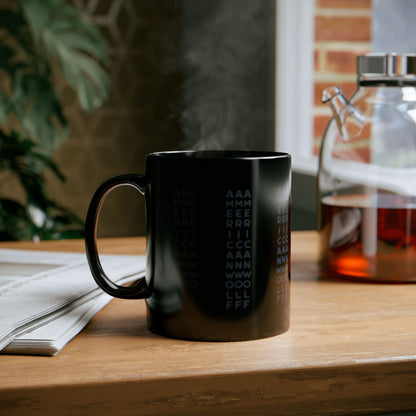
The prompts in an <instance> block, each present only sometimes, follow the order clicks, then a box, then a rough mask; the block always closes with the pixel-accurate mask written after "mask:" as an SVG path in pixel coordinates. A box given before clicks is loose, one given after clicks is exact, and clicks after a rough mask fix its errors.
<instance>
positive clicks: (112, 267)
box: [0, 249, 145, 355]
mask: <svg viewBox="0 0 416 416" xmlns="http://www.w3.org/2000/svg"><path fill="white" fill-rule="evenodd" d="M100 259H101V263H102V265H103V268H104V270H105V271H106V273H107V274H108V275H109V276H111V278H112V279H113V280H114V281H116V282H117V283H118V284H127V283H131V282H134V281H135V280H137V279H138V278H139V277H141V276H143V275H144V272H145V257H144V256H126V255H102V256H100ZM110 300H111V297H110V296H109V295H107V294H106V293H104V292H103V291H102V290H101V289H100V288H98V287H97V284H96V283H95V281H94V279H93V278H92V276H91V272H90V270H89V267H88V264H87V260H86V256H85V254H83V253H58V252H45V251H28V250H9V249H0V352H2V353H13V354H36V355H55V354H56V353H58V352H59V351H60V350H61V349H62V348H63V347H64V346H65V345H66V344H67V343H68V342H69V341H70V340H71V339H72V338H73V337H74V336H76V335H77V334H78V333H79V332H80V331H81V329H82V328H83V327H84V326H85V325H86V324H87V323H88V322H89V321H90V320H91V318H92V317H93V316H94V315H95V314H96V313H97V312H98V311H99V310H100V309H102V308H103V307H104V306H105V305H106V304H107V303H108V302H109V301H110Z"/></svg>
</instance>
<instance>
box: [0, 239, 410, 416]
mask: <svg viewBox="0 0 416 416" xmlns="http://www.w3.org/2000/svg"><path fill="white" fill-rule="evenodd" d="M292 241H293V243H292V288H291V329H290V330H289V331H288V332H287V333H286V334H283V335H280V336H277V337H273V338H269V339H263V340H259V341H249V342H239V343H205V342H186V341H177V340H172V339H166V338H162V337H159V336H156V335H153V334H151V333H149V332H148V331H147V330H146V328H145V316H144V313H145V308H144V302H143V301H137V300H135V301H128V300H114V301H112V302H111V303H110V304H109V305H108V306H107V307H105V308H104V309H103V310H102V311H101V312H100V313H99V314H98V315H97V316H96V317H95V318H94V319H93V320H92V321H91V323H90V324H89V325H88V326H87V327H86V328H85V330H84V331H82V332H81V334H80V335H79V336H77V337H76V338H75V339H74V340H73V341H72V342H71V343H70V344H68V345H67V346H66V347H65V348H64V350H63V351H62V352H60V353H59V354H58V355H57V356H55V357H31V356H7V355H2V356H0V374H1V378H0V415H7V416H10V415H29V416H32V415H42V416H45V415H48V414H50V415H60V414H65V415H123V416H124V415H193V416H202V415H208V414H214V415H216V416H219V415H302V416H304V415H320V416H322V415H340V414H355V415H358V414H360V415H361V414H385V413H399V412H411V411H416V284H408V285H399V284H396V285H390V284H364V283H351V282H340V281H323V280H318V270H317V265H316V258H317V245H318V239H317V234H316V233H315V232H294V233H293V237H292ZM0 247H11V248H16V247H20V248H33V249H43V250H60V251H70V250H71V251H82V250H83V243H82V242H81V241H59V242H45V243H41V244H38V245H35V244H32V243H17V244H11V243H8V244H5V243H2V244H0ZM144 248H145V242H144V239H143V238H128V239H109V240H103V241H102V243H101V251H102V252H103V253H104V252H105V253H126V254H127V253H133V254H138V253H143V252H144Z"/></svg>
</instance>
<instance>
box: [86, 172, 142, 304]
mask: <svg viewBox="0 0 416 416" xmlns="http://www.w3.org/2000/svg"><path fill="white" fill-rule="evenodd" d="M119 186H132V187H133V188H135V189H137V190H138V191H139V192H140V193H141V194H142V195H144V194H145V189H146V187H147V180H146V178H145V177H144V176H143V175H137V174H127V175H120V176H115V177H113V178H110V179H108V180H106V181H105V182H104V183H103V184H102V185H101V186H100V187H99V188H98V189H97V191H96V192H95V194H94V196H93V197H92V199H91V202H90V206H89V208H88V213H87V218H86V220H85V251H86V254H87V259H88V264H89V266H90V270H91V273H92V276H93V277H94V280H95V281H96V283H97V285H98V286H99V287H100V288H101V289H103V290H104V291H105V292H107V293H108V294H109V295H111V296H114V297H116V298H122V299H143V298H146V297H148V296H149V295H150V291H149V288H148V285H147V283H146V278H145V277H141V278H140V279H139V280H138V281H137V282H136V283H135V284H134V285H133V286H119V285H117V284H116V283H114V282H113V281H112V280H111V279H110V278H109V277H108V276H107V275H106V274H105V272H104V269H103V267H102V265H101V262H100V257H99V254H98V249H97V223H98V217H99V215H100V210H101V206H102V204H103V202H104V199H105V197H106V196H107V195H108V194H109V193H110V192H111V191H112V190H113V189H115V188H118V187H119Z"/></svg>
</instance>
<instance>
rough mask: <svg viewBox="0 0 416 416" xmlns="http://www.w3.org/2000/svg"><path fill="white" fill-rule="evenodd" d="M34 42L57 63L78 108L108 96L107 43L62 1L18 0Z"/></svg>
mask: <svg viewBox="0 0 416 416" xmlns="http://www.w3.org/2000/svg"><path fill="white" fill-rule="evenodd" d="M19 3H20V5H21V7H22V9H23V11H24V14H25V17H26V19H27V21H28V22H29V26H30V28H31V30H32V33H33V37H34V39H35V42H36V43H37V44H38V46H39V47H44V48H45V49H46V51H47V52H48V53H49V54H51V55H52V56H53V57H55V58H56V59H57V60H58V62H59V63H60V66H61V69H62V72H63V74H64V76H65V78H66V79H67V82H68V84H69V85H70V86H71V87H72V88H73V89H74V90H75V92H76V93H77V96H78V99H79V102H80V105H81V107H82V108H83V109H84V110H85V111H87V112H91V111H93V110H94V109H96V108H97V107H98V106H100V105H101V104H102V103H103V101H104V100H105V99H106V98H107V96H108V89H109V80H108V75H107V73H106V72H105V71H104V70H103V69H102V68H101V66H100V65H99V64H98V63H97V62H98V61H100V62H102V63H107V62H108V58H107V52H106V45H105V42H104V40H103V38H102V37H101V35H100V34H99V32H98V30H97V28H96V27H95V26H94V25H92V24H90V23H88V22H86V21H85V20H83V19H82V16H81V14H80V13H79V12H78V11H77V10H76V9H75V8H73V7H69V6H68V5H67V4H65V3H64V2H63V1H62V0H43V1H42V2H34V1H33V0H19Z"/></svg>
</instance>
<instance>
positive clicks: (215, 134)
mask: <svg viewBox="0 0 416 416" xmlns="http://www.w3.org/2000/svg"><path fill="white" fill-rule="evenodd" d="M182 4H183V12H184V16H183V55H182V59H181V62H180V65H183V73H184V80H183V83H182V88H181V92H180V100H181V104H180V107H181V109H180V111H179V112H180V114H179V117H180V121H181V127H182V129H183V130H184V132H185V136H186V138H185V143H183V147H185V148H193V149H196V150H200V149H231V148H234V149H235V148H251V149H256V148H258V149H264V148H268V147H269V148H272V147H273V133H274V73H275V66H274V57H275V45H274V36H275V32H274V7H275V6H274V2H273V1H270V0H227V1H221V0H210V1H204V2H200V1H195V0H184V1H183V2H182Z"/></svg>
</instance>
